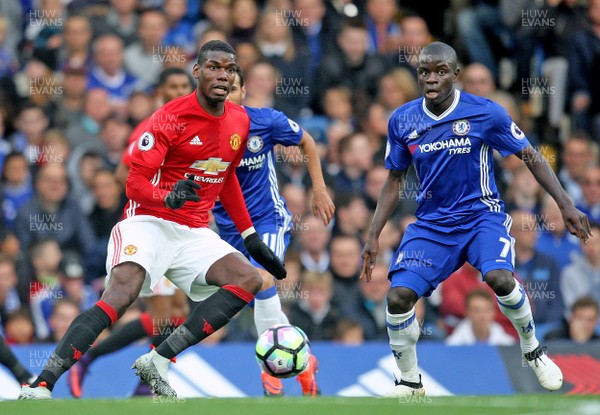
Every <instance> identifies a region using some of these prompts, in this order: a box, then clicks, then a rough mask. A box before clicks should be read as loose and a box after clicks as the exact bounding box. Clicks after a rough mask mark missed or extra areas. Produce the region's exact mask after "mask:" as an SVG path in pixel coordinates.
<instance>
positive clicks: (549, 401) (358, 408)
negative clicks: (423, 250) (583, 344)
mask: <svg viewBox="0 0 600 415" xmlns="http://www.w3.org/2000/svg"><path fill="white" fill-rule="evenodd" d="M0 414H2V415H21V414H23V415H29V414H39V415H117V414H127V415H221V414H223V415H225V414H232V415H234V414H235V415H238V414H239V415H254V414H256V415H317V414H323V415H387V414H394V415H397V414H408V415H434V414H435V415H438V414H439V415H505V414H506V415H530V414H540V415H598V414H600V397H598V396H596V397H591V396H564V395H550V394H547V395H512V396H474V397H424V398H413V399H407V400H405V401H403V402H401V401H399V400H398V399H376V398H337V397H321V398H318V399H307V398H280V399H265V398H243V399H216V398H214V399H182V400H174V399H171V398H135V399H119V400H115V399H111V400H108V399H106V400H103V399H88V400H56V401H6V402H0Z"/></svg>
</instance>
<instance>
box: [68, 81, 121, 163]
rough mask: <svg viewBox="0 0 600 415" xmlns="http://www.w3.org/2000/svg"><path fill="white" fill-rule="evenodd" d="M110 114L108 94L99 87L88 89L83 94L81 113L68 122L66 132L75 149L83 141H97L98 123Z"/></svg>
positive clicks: (72, 147)
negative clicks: (84, 94) (75, 118)
mask: <svg viewBox="0 0 600 415" xmlns="http://www.w3.org/2000/svg"><path fill="white" fill-rule="evenodd" d="M110 114H111V107H110V102H109V94H108V92H107V91H106V90H104V89H101V88H93V89H90V90H88V92H87V94H86V96H85V103H84V107H83V115H82V116H81V117H80V118H79V119H77V120H76V121H75V122H72V123H70V124H69V127H68V128H67V131H66V134H67V138H68V139H69V143H70V144H71V149H72V150H73V151H75V150H76V149H77V147H78V146H80V145H82V144H84V143H98V134H99V133H100V125H101V124H102V121H104V120H105V119H106V118H108V116H109V115H110Z"/></svg>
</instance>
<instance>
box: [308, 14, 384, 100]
mask: <svg viewBox="0 0 600 415" xmlns="http://www.w3.org/2000/svg"><path fill="white" fill-rule="evenodd" d="M336 39H337V45H338V46H339V48H340V52H332V53H331V54H329V55H327V56H325V57H323V60H322V61H321V67H320V69H319V73H318V75H317V80H316V90H315V91H314V93H315V94H317V95H321V94H323V92H324V91H325V90H326V89H327V88H329V87H331V86H334V85H340V84H341V85H344V86H346V87H348V88H349V89H351V90H352V91H354V93H355V94H356V93H357V92H360V93H365V94H366V95H367V96H369V97H370V98H371V99H372V98H374V97H375V96H376V95H377V85H378V81H379V79H380V78H381V76H382V75H383V74H384V73H385V72H386V69H387V64H386V62H385V60H384V59H383V58H382V57H381V56H380V55H369V54H368V47H369V34H368V32H367V29H366V27H365V26H364V24H363V22H362V21H360V20H356V19H354V20H348V21H346V22H344V23H343V24H342V28H341V31H340V33H339V34H338V35H337V37H336Z"/></svg>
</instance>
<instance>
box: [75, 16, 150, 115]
mask: <svg viewBox="0 0 600 415" xmlns="http://www.w3.org/2000/svg"><path fill="white" fill-rule="evenodd" d="M152 23H153V22H152ZM140 31H141V29H140ZM149 31H150V32H151V34H152V35H154V28H153V27H152V28H151V29H150V30H149ZM132 46H135V48H134V49H129V50H130V51H133V52H136V51H141V46H140V45H139V44H133V45H132ZM123 47H124V45H123V41H122V40H121V38H120V37H118V36H116V35H111V34H106V35H101V36H100V37H98V38H97V39H96V40H94V43H93V45H92V51H93V55H94V62H93V66H92V69H91V71H90V74H89V78H88V88H89V89H90V90H91V89H94V88H100V89H103V90H105V91H106V92H107V93H108V98H109V103H110V106H111V109H112V111H115V112H117V113H119V114H121V115H123V114H124V112H126V111H127V99H128V98H129V95H131V93H132V92H133V91H135V90H136V89H140V88H141V87H142V84H140V82H139V81H138V80H137V79H136V78H135V77H134V76H133V75H131V74H130V73H129V72H127V71H126V70H125V68H124V66H123ZM130 47H131V46H130ZM133 52H130V55H131V54H133V57H135V56H138V54H137V53H133ZM133 57H131V58H130V59H132V58H133ZM140 59H141V57H140ZM135 68H136V69H138V68H139V66H137V65H136V66H135ZM147 70H148V72H149V73H152V74H154V72H153V69H152V65H150V66H149V67H148V68H147ZM158 72H160V68H159V69H158ZM86 109H87V108H86Z"/></svg>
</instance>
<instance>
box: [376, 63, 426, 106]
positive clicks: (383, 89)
mask: <svg viewBox="0 0 600 415" xmlns="http://www.w3.org/2000/svg"><path fill="white" fill-rule="evenodd" d="M418 97H419V90H418V87H417V83H416V82H415V79H414V76H413V75H412V74H411V73H410V71H409V70H408V69H406V68H396V69H393V70H392V71H390V72H388V73H386V74H385V75H383V77H382V78H381V80H380V81H379V102H381V103H382V104H383V106H384V107H385V109H386V114H387V116H388V117H391V115H392V113H393V112H394V111H395V110H396V109H397V108H399V107H401V106H402V105H404V104H406V103H407V102H410V101H413V100H415V99H417V98H418Z"/></svg>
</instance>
